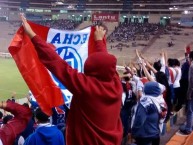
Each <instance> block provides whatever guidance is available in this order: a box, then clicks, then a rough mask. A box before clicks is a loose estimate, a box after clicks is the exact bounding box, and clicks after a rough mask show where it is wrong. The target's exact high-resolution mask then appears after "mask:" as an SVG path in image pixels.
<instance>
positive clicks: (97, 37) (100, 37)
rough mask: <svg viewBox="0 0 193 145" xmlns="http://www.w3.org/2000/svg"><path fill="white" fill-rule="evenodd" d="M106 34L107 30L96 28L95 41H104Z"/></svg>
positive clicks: (100, 27)
mask: <svg viewBox="0 0 193 145" xmlns="http://www.w3.org/2000/svg"><path fill="white" fill-rule="evenodd" d="M105 34H106V30H105V29H104V27H102V26H96V30H95V32H94V35H95V41H97V40H103V38H104V36H105Z"/></svg>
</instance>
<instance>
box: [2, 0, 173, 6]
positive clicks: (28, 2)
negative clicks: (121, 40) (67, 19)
mask: <svg viewBox="0 0 193 145" xmlns="http://www.w3.org/2000/svg"><path fill="white" fill-rule="evenodd" d="M171 1H173V0H133V1H131V0H0V6H1V5H2V6H3V5H5V6H15V7H16V6H17V7H18V6H19V7H53V6H57V5H64V4H71V3H73V4H89V3H100V4H103V3H123V2H124V3H125V2H132V3H139V2H140V3H141V2H145V3H149V2H150V3H153V2H160V3H166V2H167V3H168V2H171Z"/></svg>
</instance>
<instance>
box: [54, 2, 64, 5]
mask: <svg viewBox="0 0 193 145" xmlns="http://www.w3.org/2000/svg"><path fill="white" fill-rule="evenodd" d="M55 3H56V4H57V5H63V4H64V3H63V2H55Z"/></svg>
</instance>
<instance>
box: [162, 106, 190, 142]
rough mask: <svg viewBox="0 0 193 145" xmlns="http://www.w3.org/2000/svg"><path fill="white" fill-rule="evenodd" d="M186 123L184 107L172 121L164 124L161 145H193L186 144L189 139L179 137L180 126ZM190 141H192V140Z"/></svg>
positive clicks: (175, 114)
mask: <svg viewBox="0 0 193 145" xmlns="http://www.w3.org/2000/svg"><path fill="white" fill-rule="evenodd" d="M184 122H185V107H183V108H182V109H181V110H179V111H178V112H176V113H174V115H173V116H172V117H171V118H170V120H169V121H168V122H167V123H166V124H164V129H163V132H162V136H161V143H160V145H193V144H185V142H186V141H187V139H188V138H185V137H182V136H179V135H177V132H178V129H179V127H180V125H181V124H183V123H184ZM178 136H179V137H178ZM192 137H193V136H192ZM189 140H191V138H190V139H189ZM191 141H192V140H191ZM192 143H193V141H192Z"/></svg>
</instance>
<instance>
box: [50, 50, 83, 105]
mask: <svg viewBox="0 0 193 145" xmlns="http://www.w3.org/2000/svg"><path fill="white" fill-rule="evenodd" d="M56 52H57V53H58V55H59V56H60V57H61V58H62V59H63V60H65V61H66V62H67V63H68V64H69V65H70V66H71V67H72V68H74V69H77V70H78V72H83V66H82V58H81V57H80V55H79V54H78V52H77V51H76V49H75V48H72V47H69V46H65V47H59V48H57V49H56ZM51 76H52V78H53V80H54V82H55V84H56V85H57V86H58V87H60V89H61V91H62V94H63V97H64V101H65V105H66V106H67V107H68V108H70V103H71V100H72V93H71V92H69V91H68V90H67V88H66V87H65V86H64V85H63V84H62V83H61V82H60V81H59V80H58V79H57V78H56V77H55V76H54V75H53V74H51Z"/></svg>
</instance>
